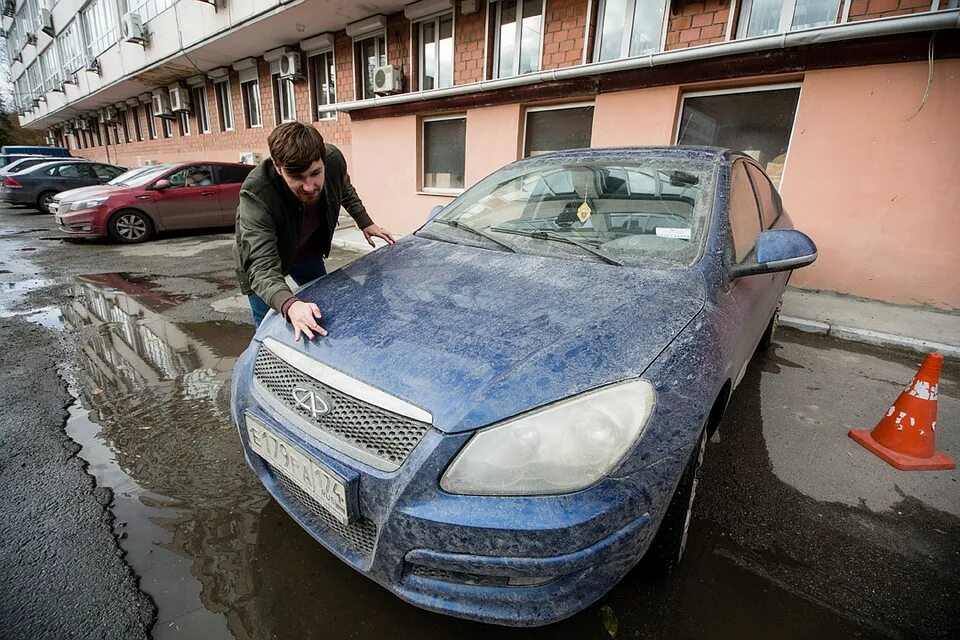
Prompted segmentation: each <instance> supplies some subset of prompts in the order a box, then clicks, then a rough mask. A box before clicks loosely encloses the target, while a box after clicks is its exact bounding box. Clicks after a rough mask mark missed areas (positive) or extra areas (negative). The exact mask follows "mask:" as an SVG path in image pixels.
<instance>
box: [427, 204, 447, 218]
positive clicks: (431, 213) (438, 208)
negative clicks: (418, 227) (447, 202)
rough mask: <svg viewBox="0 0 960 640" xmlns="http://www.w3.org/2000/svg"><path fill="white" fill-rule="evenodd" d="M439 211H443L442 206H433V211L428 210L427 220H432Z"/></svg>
mask: <svg viewBox="0 0 960 640" xmlns="http://www.w3.org/2000/svg"><path fill="white" fill-rule="evenodd" d="M441 211H443V205H442V204H438V205H437V206H435V207H434V208H433V209H430V214H429V215H428V216H427V220H433V219H434V218H436V217H437V215H438V214H439V213H440V212H441Z"/></svg>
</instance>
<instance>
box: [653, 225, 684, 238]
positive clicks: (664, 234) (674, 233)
mask: <svg viewBox="0 0 960 640" xmlns="http://www.w3.org/2000/svg"><path fill="white" fill-rule="evenodd" d="M657 235H658V236H660V237H661V238H674V239H675V240H689V239H690V229H674V228H672V227H657Z"/></svg>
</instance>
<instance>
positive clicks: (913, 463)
mask: <svg viewBox="0 0 960 640" xmlns="http://www.w3.org/2000/svg"><path fill="white" fill-rule="evenodd" d="M942 366H943V356H942V355H941V354H939V353H931V354H929V355H927V359H926V360H924V362H923V365H922V366H921V367H920V371H918V372H917V375H916V376H915V377H914V378H913V382H911V383H910V386H909V387H907V389H906V391H904V392H903V393H901V394H900V397H899V398H897V401H896V402H894V403H893V406H891V407H890V409H888V410H887V414H886V415H885V416H883V417H882V418H880V422H878V423H877V426H876V427H874V429H873V431H869V430H867V429H854V430H853V431H851V432H850V437H851V438H853V439H854V440H856V441H857V442H859V443H860V444H862V445H863V446H864V447H866V448H867V449H869V450H870V451H872V452H873V453H875V454H876V455H878V456H880V457H881V458H883V459H884V460H886V461H887V462H888V463H890V464H892V465H893V466H894V467H896V468H897V469H900V470H901V471H911V470H924V469H925V470H935V469H953V468H954V467H956V466H957V465H956V463H955V462H954V461H953V460H952V459H951V458H949V457H947V456H945V455H943V454H942V453H940V452H938V451H937V450H936V437H937V383H938V382H939V381H940V369H941V367H942Z"/></svg>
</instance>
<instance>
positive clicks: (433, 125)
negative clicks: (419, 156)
mask: <svg viewBox="0 0 960 640" xmlns="http://www.w3.org/2000/svg"><path fill="white" fill-rule="evenodd" d="M422 145H423V190H424V191H428V192H433V193H460V192H461V191H463V186H464V179H463V175H464V158H465V154H466V147H467V119H466V118H465V117H463V116H446V117H442V118H426V119H424V120H423V136H422Z"/></svg>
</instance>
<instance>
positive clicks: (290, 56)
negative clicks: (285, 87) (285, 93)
mask: <svg viewBox="0 0 960 640" xmlns="http://www.w3.org/2000/svg"><path fill="white" fill-rule="evenodd" d="M280 77H281V78H285V79H287V78H289V79H291V80H297V79H299V78H300V54H299V53H297V52H296V51H290V52H288V53H285V54H283V57H281V58H280Z"/></svg>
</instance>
